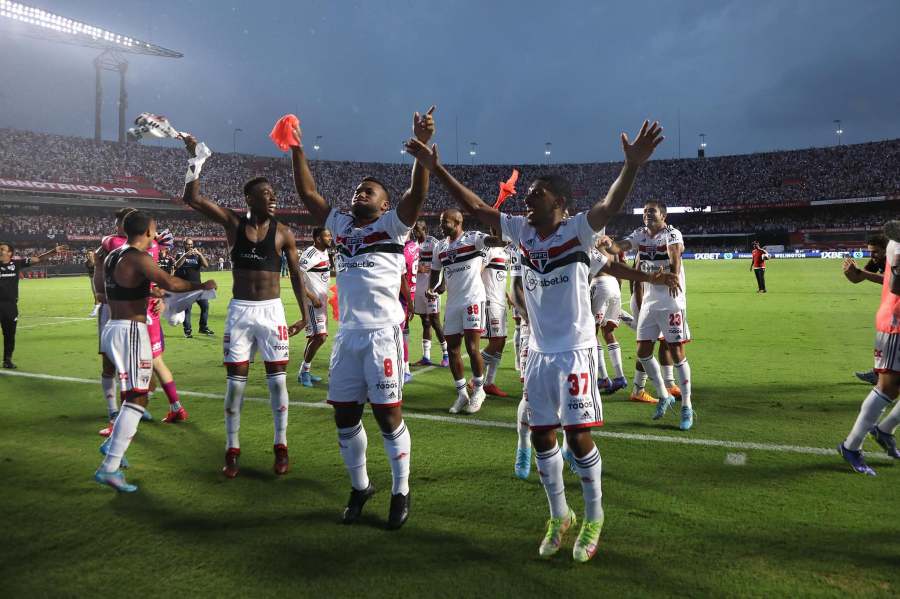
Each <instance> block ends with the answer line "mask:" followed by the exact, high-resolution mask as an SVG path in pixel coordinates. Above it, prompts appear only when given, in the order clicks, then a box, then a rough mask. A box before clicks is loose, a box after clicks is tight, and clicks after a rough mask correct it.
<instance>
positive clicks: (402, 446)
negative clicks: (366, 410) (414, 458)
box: [381, 420, 412, 495]
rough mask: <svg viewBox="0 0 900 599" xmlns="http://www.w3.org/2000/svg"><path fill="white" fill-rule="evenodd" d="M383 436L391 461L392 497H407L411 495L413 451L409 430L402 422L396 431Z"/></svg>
mask: <svg viewBox="0 0 900 599" xmlns="http://www.w3.org/2000/svg"><path fill="white" fill-rule="evenodd" d="M381 436H382V438H383V439H384V451H385V453H387V455H388V459H390V460H391V478H392V480H393V486H392V487H391V495H397V494H400V495H406V494H408V493H409V453H410V451H411V450H412V439H411V438H410V436H409V429H407V428H406V423H405V422H403V421H402V420H401V421H400V426H398V427H397V429H396V430H394V431H393V432H391V433H381Z"/></svg>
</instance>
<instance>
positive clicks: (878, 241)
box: [866, 233, 888, 249]
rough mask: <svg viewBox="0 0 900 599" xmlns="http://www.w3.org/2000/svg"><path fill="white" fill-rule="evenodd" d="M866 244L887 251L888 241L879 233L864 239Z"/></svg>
mask: <svg viewBox="0 0 900 599" xmlns="http://www.w3.org/2000/svg"><path fill="white" fill-rule="evenodd" d="M866 244H867V245H874V246H875V247H879V248H881V249H887V244H888V240H887V237H885V236H884V235H883V234H881V233H873V234H871V235H869V237H868V238H867V239H866Z"/></svg>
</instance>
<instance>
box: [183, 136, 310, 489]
mask: <svg viewBox="0 0 900 599" xmlns="http://www.w3.org/2000/svg"><path fill="white" fill-rule="evenodd" d="M184 145H185V147H186V148H187V151H188V154H189V155H190V157H191V158H190V160H189V161H188V164H189V166H188V172H187V174H186V175H185V186H184V202H185V204H187V205H188V206H190V207H191V208H193V209H194V210H196V211H197V212H199V213H200V214H203V215H204V216H206V217H207V218H209V219H210V220H212V221H214V222H217V223H219V224H220V225H222V227H223V228H224V229H225V236H226V237H227V239H228V247H229V248H231V264H232V265H233V266H232V275H233V277H234V283H233V285H232V290H231V293H232V298H233V299H232V300H231V302H229V304H228V313H227V315H226V317H225V332H224V333H223V336H222V345H223V348H224V354H225V357H224V360H223V362H224V364H225V369H226V372H227V377H226V378H227V385H226V388H225V466H224V468H222V472H223V474H225V476H226V477H227V478H234V477H236V476H237V475H238V472H239V470H240V467H239V464H238V459H239V456H240V455H241V444H240V438H239V433H240V428H241V409H242V408H243V405H244V388H245V387H246V386H247V373H248V372H249V371H250V359H251V358H252V357H253V353H254V351H255V350H259V351H260V353H262V357H263V362H264V364H265V368H266V382H267V383H268V387H269V402H270V405H271V407H272V418H273V421H274V428H275V435H274V453H275V463H274V466H273V469H274V471H275V474H279V475H280V474H286V473H287V471H288V469H289V468H290V459H289V457H288V448H287V423H288V390H287V374H286V372H285V369H286V368H287V365H288V362H289V353H288V350H289V339H288V338H289V336H291V335H296V334H297V333H298V332H300V330H302V329H303V328H304V327H305V326H306V323H307V320H306V318H305V316H304V306H303V304H304V302H305V301H306V299H307V297H306V287H305V285H304V283H303V272H302V271H301V270H300V264H299V262H298V258H297V243H296V241H295V240H294V234H293V233H292V232H291V229H290V228H289V227H288V226H286V225H284V224H283V223H280V222H278V221H277V220H275V209H276V207H277V204H278V200H277V198H276V196H275V190H274V189H272V185H271V184H270V183H269V181H268V180H267V179H266V178H264V177H255V178H253V179H250V180H249V181H247V182H246V183H244V188H243V191H244V200H245V201H246V202H247V208H248V212H246V213H242V214H238V213H237V212H235V211H234V210H230V209H228V208H223V207H221V206H219V205H218V204H215V203H214V202H212V201H210V200H209V199H208V198H205V197H203V196H202V195H200V170H201V168H202V166H203V161H204V160H205V159H206V158H207V157H208V156H209V155H210V154H211V152H210V151H209V149H208V148H206V145H205V144H198V143H197V140H196V139H194V138H193V137H192V136H190V135H188V136H186V137H185V138H184ZM198 150H199V153H198ZM282 254H284V255H285V256H287V262H288V268H289V269H290V274H291V287H292V289H293V291H294V297H295V298H296V300H297V306H298V307H299V308H300V319H299V320H298V321H297V322H295V323H294V324H292V325H291V326H290V327H289V326H288V324H287V319H286V318H285V314H284V304H282V303H281V279H280V274H281V256H282Z"/></svg>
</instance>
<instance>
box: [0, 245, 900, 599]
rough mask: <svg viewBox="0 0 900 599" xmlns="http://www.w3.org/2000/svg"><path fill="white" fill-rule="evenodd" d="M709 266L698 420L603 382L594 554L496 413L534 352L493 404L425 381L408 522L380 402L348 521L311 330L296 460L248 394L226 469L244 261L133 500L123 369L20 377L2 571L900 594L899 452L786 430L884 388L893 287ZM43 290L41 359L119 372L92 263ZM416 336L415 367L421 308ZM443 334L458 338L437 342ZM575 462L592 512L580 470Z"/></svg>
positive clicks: (36, 357) (8, 413)
mask: <svg viewBox="0 0 900 599" xmlns="http://www.w3.org/2000/svg"><path fill="white" fill-rule="evenodd" d="M686 268H687V281H688V308H689V311H688V316H689V320H690V325H691V331H692V333H693V335H694V338H695V341H694V342H693V343H691V344H690V345H688V346H687V353H688V356H689V358H690V360H691V366H692V369H693V375H694V377H695V383H694V404H695V407H696V410H697V414H698V415H697V420H696V424H695V428H694V430H692V431H690V432H688V433H683V432H681V431H679V430H678V429H677V420H676V418H675V417H674V416H668V417H667V418H666V419H665V420H664V421H662V422H660V423H656V422H652V421H651V419H650V415H651V412H652V410H653V408H652V406H647V405H643V404H634V403H630V402H627V401H625V400H626V394H625V393H624V392H620V393H618V394H616V395H614V396H612V397H609V398H605V401H604V416H605V419H606V425H605V426H604V427H603V428H602V429H601V430H600V433H601V434H600V435H598V437H597V443H598V446H599V447H600V451H601V454H602V456H603V465H604V478H603V489H604V506H605V509H606V517H607V520H606V526H605V528H604V531H603V536H602V541H601V549H600V551H599V552H598V555H597V556H596V557H595V558H594V559H593V560H592V561H591V562H589V563H588V564H586V565H576V564H574V563H573V561H572V558H571V544H572V541H573V540H574V534H573V533H570V535H571V536H570V537H569V538H568V539H567V542H566V545H565V550H564V551H562V552H560V554H559V555H558V556H556V558H554V559H551V560H549V561H543V560H541V559H540V558H539V557H538V554H537V548H538V544H539V542H540V539H541V536H542V534H543V532H544V526H545V521H546V519H547V517H548V515H547V504H546V498H545V496H544V492H543V490H542V488H541V486H540V483H539V481H538V479H537V476H536V472H534V470H533V471H532V474H531V478H530V479H529V480H527V481H520V480H518V479H516V478H515V477H514V475H513V460H514V453H515V442H516V438H515V432H514V430H513V429H511V428H508V426H507V427H504V426H489V425H488V423H502V424H504V425H512V423H513V422H514V419H515V407H516V403H517V401H518V395H519V392H520V389H521V386H520V384H519V382H518V375H517V373H516V372H515V370H514V369H513V360H512V351H507V352H506V353H505V354H504V361H503V367H502V369H501V371H500V375H499V377H498V383H499V385H500V386H501V387H502V388H503V389H505V390H507V391H509V392H510V393H511V397H510V398H509V399H506V400H498V399H489V400H488V401H487V402H486V403H485V406H484V409H483V410H482V411H481V412H480V413H479V414H478V415H477V416H475V417H473V416H463V415H460V416H455V417H450V416H449V415H448V414H447V408H448V407H449V406H450V404H451V403H452V401H453V399H454V390H453V386H452V381H451V379H450V374H449V372H448V371H446V370H443V369H434V370H430V371H428V372H422V373H421V374H419V375H418V376H416V377H415V378H414V380H413V382H412V383H410V384H409V385H408V386H407V387H406V389H405V394H404V395H405V404H404V409H405V412H406V414H407V416H408V417H407V423H408V425H409V428H410V430H411V433H412V439H413V452H412V478H411V488H412V515H411V517H410V520H409V522H408V523H407V525H406V526H405V527H404V528H403V529H402V530H400V531H397V532H387V531H385V530H384V529H383V524H384V522H385V520H386V516H387V509H388V501H389V498H390V469H389V467H388V464H387V460H386V458H385V456H384V452H383V448H382V444H381V439H380V436H379V435H378V432H377V427H376V425H375V423H374V421H373V419H372V417H371V415H370V413H367V415H366V418H365V421H364V422H365V425H366V427H367V429H368V431H369V441H370V443H369V470H370V476H371V478H372V480H373V482H374V483H375V485H376V486H377V487H378V488H379V492H378V493H377V494H376V496H375V497H374V498H373V499H372V501H371V502H370V503H369V504H368V505H367V507H366V513H365V516H364V520H363V522H362V523H360V524H358V525H356V526H352V527H346V526H342V525H340V524H338V519H339V517H340V513H341V510H342V508H343V506H344V503H345V501H346V499H347V494H348V491H349V482H348V479H347V475H346V472H345V470H344V467H343V464H342V462H341V458H340V455H339V453H338V448H337V443H336V441H337V440H336V434H335V430H334V425H333V422H332V419H331V410H330V408H328V407H326V406H323V405H320V403H319V402H322V401H323V400H324V399H325V387H324V385H323V386H322V387H321V388H317V389H312V390H307V389H304V388H302V387H300V386H299V385H298V384H296V382H295V379H294V376H295V373H296V365H297V363H298V360H299V359H300V357H301V352H302V349H303V344H304V339H303V337H302V336H298V337H295V338H294V339H292V342H291V345H292V357H293V358H294V364H292V366H291V369H290V375H291V376H290V378H289V381H290V383H289V388H290V393H291V400H292V401H295V402H302V404H303V405H301V404H297V405H294V406H292V407H291V413H290V426H289V429H288V439H289V445H290V449H291V458H292V470H291V472H290V473H289V474H288V475H287V476H284V477H280V478H276V477H275V475H274V474H273V473H272V470H271V467H272V438H271V437H272V423H271V413H270V411H269V406H268V405H267V404H266V403H263V402H253V401H249V402H247V404H246V405H245V407H244V415H243V421H242V429H243V430H242V448H243V455H242V462H241V463H242V471H241V474H240V476H239V477H238V478H237V479H235V480H225V479H224V478H223V477H222V475H221V473H220V469H221V466H222V459H223V452H224V431H223V415H222V402H221V398H220V395H221V394H222V393H223V391H224V376H223V369H222V367H221V365H220V360H221V345H220V343H221V332H222V326H223V319H224V316H225V307H226V301H227V297H228V295H229V287H230V277H229V274H228V273H222V274H223V275H224V276H221V277H217V278H218V279H219V281H220V291H221V297H220V299H218V300H216V301H215V302H213V304H212V318H211V322H210V326H211V328H212V329H213V330H215V332H216V336H215V337H214V338H202V337H201V338H195V339H184V338H183V337H182V336H181V335H180V330H179V329H174V328H170V327H168V326H167V328H166V332H167V334H168V337H167V352H166V361H167V362H168V364H169V366H170V367H171V368H172V370H173V372H174V373H175V375H176V381H177V382H178V385H179V389H180V390H182V391H194V392H199V393H206V394H214V395H215V397H209V396H207V397H203V396H191V395H185V396H184V402H185V406H186V408H187V409H188V411H189V412H190V416H191V418H190V421H189V422H187V423H182V424H178V425H175V426H170V425H165V424H162V423H160V422H158V421H156V422H151V423H142V425H141V427H140V430H139V432H138V435H137V436H136V438H135V441H134V443H133V444H132V447H131V449H130V450H129V453H128V457H129V459H130V461H131V469H130V470H129V471H128V479H129V481H130V482H134V483H136V484H138V485H139V486H140V491H139V492H138V493H136V494H134V495H128V496H126V495H121V496H120V495H117V494H116V493H115V492H113V491H112V490H111V489H108V488H106V487H101V486H99V485H97V484H96V483H94V482H93V481H92V480H91V476H92V474H93V471H94V470H95V468H96V467H97V465H98V463H99V461H100V455H99V453H98V451H97V447H98V445H99V444H100V438H99V437H98V436H97V434H96V432H97V429H99V428H101V427H102V426H103V424H104V420H105V406H104V402H103V399H102V397H101V396H100V388H99V385H97V384H85V383H82V382H76V381H64V380H52V379H46V378H24V377H13V376H0V431H2V434H0V456H2V457H0V481H2V493H0V497H2V499H0V530H2V539H3V540H2V543H0V591H2V595H3V596H4V597H21V596H35V597H37V596H61V595H71V596H86V595H100V594H105V593H107V592H109V591H110V590H111V589H112V590H113V592H116V593H117V594H128V595H133V596H149V595H155V596H175V595H178V596H217V597H226V596H227V597H241V596H247V597H263V596H276V595H278V596H285V597H295V596H318V597H321V596H326V595H327V596H334V597H344V596H351V595H355V596H364V597H377V596H382V597H423V596H428V597H442V596H460V597H475V596H480V597H501V596H516V597H526V596H529V597H530V596H537V595H543V596H551V595H552V596H557V597H565V596H578V597H593V596H642V597H646V596H650V595H651V594H652V595H653V596H758V597H800V596H833V597H845V596H848V595H852V596H883V597H896V596H898V594H900V582H898V581H900V569H898V566H900V525H898V519H897V517H896V514H895V511H896V506H897V502H896V501H897V500H896V497H897V492H898V489H900V470H898V467H900V466H898V465H895V464H891V463H890V462H888V461H887V460H883V459H878V458H877V457H876V454H877V453H878V452H877V451H876V450H877V446H875V445H874V443H871V442H870V441H867V442H866V449H867V450H868V452H869V455H870V456H872V465H873V466H874V467H875V468H876V469H877V470H878V474H879V476H878V477H877V478H869V477H864V476H860V475H857V474H853V473H851V472H850V469H849V467H847V466H846V465H845V464H844V463H843V462H842V461H841V460H840V458H839V457H838V456H837V455H836V453H834V452H832V453H830V454H825V453H822V454H816V453H801V452H799V451H789V450H785V448H781V449H780V450H776V449H773V448H771V447H769V446H770V445H779V446H787V445H789V446H797V447H802V448H820V449H822V450H829V451H831V450H832V449H833V448H834V447H835V446H836V444H837V443H838V442H840V441H841V440H842V439H843V437H844V436H845V435H846V433H847V431H848V429H849V427H850V425H851V424H852V422H853V419H854V418H855V415H856V413H857V410H858V408H859V405H860V402H861V401H862V399H863V398H864V396H865V395H866V393H867V391H868V387H867V386H866V385H864V384H862V383H860V382H858V381H856V380H855V379H854V378H853V376H852V371H853V370H861V369H867V368H869V367H870V365H871V362H872V357H871V356H872V349H871V347H872V340H873V336H874V334H873V320H874V312H875V309H876V307H877V304H878V296H879V290H878V288H877V287H876V286H875V285H872V284H870V283H862V284H859V285H851V284H850V283H848V282H847V281H846V280H845V279H844V278H843V277H842V275H841V272H840V264H839V261H818V260H816V261H813V260H809V261H796V262H794V261H787V260H785V261H777V260H776V261H773V262H772V263H771V265H770V268H769V272H768V285H769V289H770V293H769V294H767V295H757V294H756V293H755V281H754V278H753V275H752V273H750V272H749V270H748V263H747V262H746V261H740V262H737V261H736V262H688V263H687V264H686ZM626 295H627V292H626ZM283 297H284V299H285V304H286V306H287V312H288V318H289V319H290V318H291V317H292V316H294V315H295V314H296V306H295V304H294V302H293V299H292V296H291V295H290V290H289V285H288V284H287V283H286V279H285V284H284V292H283ZM626 305H627V302H626ZM19 306H20V312H21V318H20V322H19V326H20V328H19V335H18V348H17V350H16V354H15V361H16V362H17V363H18V365H19V371H18V372H20V373H40V374H49V375H56V376H62V377H74V378H78V379H92V380H96V379H97V377H98V374H99V363H98V358H97V355H96V345H97V340H96V330H95V324H94V322H93V321H90V320H78V318H81V317H84V316H86V314H87V312H88V311H89V310H90V307H91V306H90V298H89V292H88V281H87V279H86V278H85V277H81V278H77V279H75V278H68V279H51V280H35V281H27V280H26V281H23V282H22V285H21V299H20V302H19ZM194 317H195V319H196V317H197V314H196V312H195V316H194ZM66 318H71V319H72V320H66ZM333 324H334V323H332V333H333V332H334V326H333ZM195 326H196V324H195ZM412 330H413V336H412V342H411V357H412V359H413V360H414V361H415V360H417V359H418V358H419V357H420V353H421V349H420V348H421V345H420V343H419V337H420V333H421V327H420V325H419V323H418V321H416V322H414V323H413V326H412ZM511 330H512V328H510V331H511ZM619 338H620V341H622V346H623V353H624V357H625V361H626V374H627V375H628V378H629V380H630V379H631V374H632V370H633V366H632V364H633V360H634V355H635V353H634V334H633V333H632V331H631V330H630V329H627V328H623V329H620V334H619ZM511 341H512V340H511V337H510V345H511ZM329 350H330V343H328V344H326V346H325V348H324V349H323V350H322V351H321V352H320V353H319V356H318V357H317V359H316V361H315V364H314V372H318V373H319V374H322V375H325V374H326V370H327V364H328V352H329ZM432 351H433V357H435V358H438V357H439V356H438V352H439V349H438V348H437V344H435V349H433V350H432ZM247 395H248V396H251V397H256V398H265V397H266V395H267V392H266V386H265V377H264V376H263V375H262V369H261V368H260V365H255V366H254V367H253V368H252V369H251V373H250V384H249V385H248V387H247ZM306 404H319V405H306ZM150 408H151V411H152V413H153V414H154V416H155V417H156V418H157V419H159V418H161V417H162V416H163V415H164V414H165V400H164V396H163V395H162V394H161V393H158V394H157V395H156V397H155V398H154V399H153V400H152V401H151V405H150ZM429 416H431V417H435V418H432V419H428V417H429ZM437 417H440V418H441V419H438V418H437ZM445 418H450V419H452V421H446V420H444V419H445ZM475 419H477V420H479V421H487V422H485V423H483V424H477V423H473V422H472V421H473V420H475ZM613 433H625V434H631V435H644V436H650V438H649V439H648V438H644V437H631V438H628V437H621V436H614V435H611V434H613ZM604 435H606V436H604ZM653 437H669V438H671V437H675V438H676V440H681V439H693V440H716V441H726V442H735V443H742V442H743V443H758V444H761V446H762V448H759V449H747V448H739V447H738V448H734V447H732V446H728V445H727V444H725V445H722V444H719V445H715V444H695V445H689V444H683V443H678V442H671V441H664V440H660V439H654V438H653ZM728 453H744V454H745V455H746V463H745V464H744V465H740V466H738V465H732V464H729V463H728V460H727V457H726V456H727V454H728ZM565 476H566V485H567V495H568V497H569V501H570V503H571V505H572V506H573V508H574V509H575V510H576V512H580V511H581V507H582V500H581V489H580V485H579V482H578V480H577V478H576V477H574V476H573V475H571V474H570V473H569V472H568V471H566V475H565Z"/></svg>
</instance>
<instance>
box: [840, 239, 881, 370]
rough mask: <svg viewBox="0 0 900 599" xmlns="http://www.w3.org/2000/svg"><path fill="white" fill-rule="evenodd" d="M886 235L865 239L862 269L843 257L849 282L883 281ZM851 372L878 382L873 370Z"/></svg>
mask: <svg viewBox="0 0 900 599" xmlns="http://www.w3.org/2000/svg"><path fill="white" fill-rule="evenodd" d="M887 244H888V240H887V237H885V236H884V235H882V234H880V233H876V234H874V235H871V236H869V238H868V239H867V240H866V246H867V249H868V250H869V261H868V262H866V265H865V266H863V268H862V270H860V269H859V267H858V266H857V265H856V260H854V259H853V258H850V257H849V256H848V257H846V258H844V263H843V269H844V276H845V277H846V278H847V280H848V281H850V282H851V283H854V284H856V283H862V282H863V281H871V282H873V283H875V284H877V285H881V284H882V283H883V282H884V267H885V264H886V262H885V260H886V256H887V254H886V252H887ZM853 374H855V375H856V378H858V379H859V380H861V381H862V382H864V383H868V384H870V385H875V384H877V383H878V374H876V373H875V370H874V369H873V370H858V371H856V372H854V373H853Z"/></svg>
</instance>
